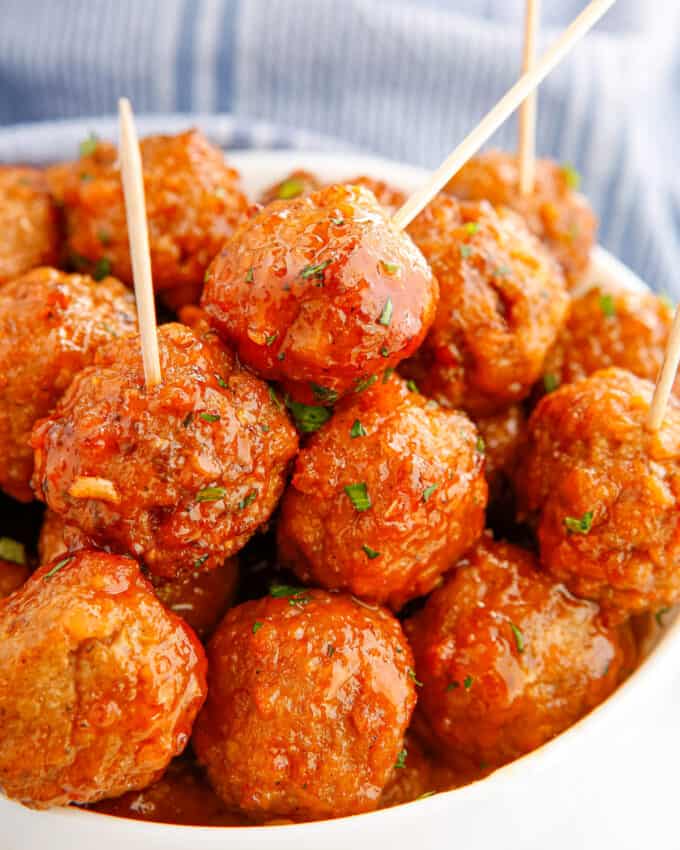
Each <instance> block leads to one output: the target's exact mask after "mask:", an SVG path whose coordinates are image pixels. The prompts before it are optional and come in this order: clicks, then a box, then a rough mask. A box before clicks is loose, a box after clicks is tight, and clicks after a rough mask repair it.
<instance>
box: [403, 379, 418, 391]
mask: <svg viewBox="0 0 680 850" xmlns="http://www.w3.org/2000/svg"><path fill="white" fill-rule="evenodd" d="M406 388H407V389H408V390H409V392H412V393H417V392H420V390H419V389H418V385H417V384H416V382H415V381H406Z"/></svg>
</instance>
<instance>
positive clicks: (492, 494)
mask: <svg viewBox="0 0 680 850" xmlns="http://www.w3.org/2000/svg"><path fill="white" fill-rule="evenodd" d="M475 425H476V426H477V430H478V431H479V434H480V436H481V438H482V442H483V444H484V456H485V459H486V466H485V473H486V480H487V482H488V484H489V500H490V501H491V500H492V499H496V498H498V497H499V496H500V495H501V494H502V492H503V490H504V489H505V488H506V487H507V486H508V484H509V483H510V482H511V481H512V480H513V477H514V473H515V469H516V467H517V462H518V459H519V456H520V454H521V451H522V448H523V446H524V443H525V442H526V436H527V421H526V417H525V415H524V411H523V410H522V407H521V405H519V404H513V405H512V406H511V407H508V408H507V409H506V410H502V411H501V412H500V413H495V414H492V415H491V416H482V417H479V418H478V419H476V420H475Z"/></svg>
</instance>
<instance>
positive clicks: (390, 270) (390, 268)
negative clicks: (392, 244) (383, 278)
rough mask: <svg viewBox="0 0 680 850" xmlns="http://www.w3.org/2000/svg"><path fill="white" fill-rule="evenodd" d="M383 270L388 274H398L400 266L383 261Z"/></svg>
mask: <svg viewBox="0 0 680 850" xmlns="http://www.w3.org/2000/svg"><path fill="white" fill-rule="evenodd" d="M383 268H384V269H385V271H386V272H387V274H396V273H397V272H398V271H399V266H398V265H397V263H386V262H384V261H383Z"/></svg>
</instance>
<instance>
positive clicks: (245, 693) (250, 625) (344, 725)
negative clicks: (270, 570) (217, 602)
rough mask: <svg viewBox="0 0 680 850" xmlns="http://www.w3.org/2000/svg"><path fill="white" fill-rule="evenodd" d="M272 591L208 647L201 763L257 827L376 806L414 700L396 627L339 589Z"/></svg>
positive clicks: (228, 621) (198, 743)
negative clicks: (268, 822) (261, 823)
mask: <svg viewBox="0 0 680 850" xmlns="http://www.w3.org/2000/svg"><path fill="white" fill-rule="evenodd" d="M272 594H273V595H271V596H268V597H264V598H263V599H259V600H256V601H253V602H246V603H244V604H242V605H239V606H237V607H236V608H232V609H231V610H230V611H229V612H228V613H227V616H226V617H225V618H224V620H223V621H222V623H221V624H220V626H219V628H218V630H217V631H216V632H215V635H214V636H213V638H212V640H211V641H210V644H209V646H208V658H209V664H210V674H209V675H210V679H209V687H210V692H209V697H208V701H207V703H206V705H205V708H204V709H203V711H202V712H201V714H200V715H199V718H198V720H197V722H196V727H195V730H194V738H193V745H194V750H195V752H196V754H197V756H198V759H199V761H200V762H201V764H203V765H204V767H205V768H206V770H207V772H208V778H209V779H210V781H211V783H212V785H213V787H214V788H215V790H216V791H217V793H218V794H219V795H220V797H221V798H222V799H223V800H224V802H225V803H226V804H227V806H228V807H229V808H231V809H235V810H238V811H240V812H242V813H243V814H245V815H247V816H249V817H251V818H253V819H255V820H258V821H263V820H270V819H272V818H278V817H283V818H292V819H294V820H316V819H321V818H328V817H340V816H342V815H350V814H355V813H358V812H364V811H369V810H371V809H374V808H376V806H377V805H378V801H379V799H380V794H381V792H382V789H383V787H384V785H385V784H386V782H387V780H388V778H389V776H390V774H391V770H392V767H393V766H394V764H395V763H396V761H397V759H398V758H399V753H400V752H401V750H402V747H403V738H404V732H405V731H406V727H407V726H408V723H409V719H410V716H411V713H412V711H413V707H414V705H415V701H416V696H415V687H414V682H413V670H412V667H411V664H412V659H411V651H410V649H409V646H408V644H407V643H406V640H405V639H404V636H403V633H402V631H401V627H400V625H399V623H398V621H397V620H396V619H394V618H393V617H392V616H391V615H390V614H388V613H387V612H386V611H384V610H383V609H381V608H377V607H376V608H369V607H367V606H366V605H365V604H363V603H360V602H359V601H358V600H354V599H353V598H351V597H349V596H345V595H343V594H329V593H326V592H324V591H319V590H302V589H298V588H291V587H285V586H275V587H273V588H272Z"/></svg>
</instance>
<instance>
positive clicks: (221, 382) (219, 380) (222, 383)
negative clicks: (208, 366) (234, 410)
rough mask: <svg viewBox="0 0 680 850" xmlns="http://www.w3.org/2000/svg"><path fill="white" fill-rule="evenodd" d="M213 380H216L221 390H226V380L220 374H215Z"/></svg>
mask: <svg viewBox="0 0 680 850" xmlns="http://www.w3.org/2000/svg"><path fill="white" fill-rule="evenodd" d="M215 380H216V381H217V385H218V386H219V387H222V389H223V390H226V388H227V382H226V381H225V380H224V378H223V377H222V376H221V375H215Z"/></svg>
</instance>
